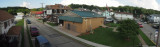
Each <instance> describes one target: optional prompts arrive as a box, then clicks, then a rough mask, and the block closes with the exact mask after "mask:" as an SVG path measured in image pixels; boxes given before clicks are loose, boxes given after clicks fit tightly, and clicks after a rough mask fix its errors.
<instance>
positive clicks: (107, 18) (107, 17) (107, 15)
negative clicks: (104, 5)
mask: <svg viewBox="0 0 160 47" xmlns="http://www.w3.org/2000/svg"><path fill="white" fill-rule="evenodd" d="M113 14H114V12H110V11H107V10H106V11H104V12H103V13H102V15H103V16H104V17H105V21H106V22H112V21H113V20H114V19H113V18H112V16H113Z"/></svg>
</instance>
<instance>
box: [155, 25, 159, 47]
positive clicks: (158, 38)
mask: <svg viewBox="0 0 160 47" xmlns="http://www.w3.org/2000/svg"><path fill="white" fill-rule="evenodd" d="M159 31H160V23H159ZM159 31H158V36H157V43H156V47H158V42H159V34H160V32H159Z"/></svg>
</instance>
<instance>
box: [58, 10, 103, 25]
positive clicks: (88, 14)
mask: <svg viewBox="0 0 160 47" xmlns="http://www.w3.org/2000/svg"><path fill="white" fill-rule="evenodd" d="M70 12H73V13H75V14H77V15H78V16H80V17H73V16H65V15H64V16H59V19H60V20H65V21H72V22H79V23H82V21H83V17H91V18H94V17H104V16H102V15H99V14H97V13H94V12H91V11H70ZM71 14H72V13H71Z"/></svg>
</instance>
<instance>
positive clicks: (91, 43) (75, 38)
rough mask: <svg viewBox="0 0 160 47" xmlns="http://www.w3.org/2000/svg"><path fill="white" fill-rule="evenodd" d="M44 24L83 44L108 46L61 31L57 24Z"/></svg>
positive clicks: (96, 46) (97, 46)
mask: <svg viewBox="0 0 160 47" xmlns="http://www.w3.org/2000/svg"><path fill="white" fill-rule="evenodd" d="M45 25H46V26H48V27H50V28H53V29H55V30H57V31H58V32H59V33H62V34H64V35H66V36H68V37H70V38H72V39H74V40H76V41H78V42H80V43H82V44H84V45H88V46H94V47H110V46H106V45H102V44H97V43H94V42H91V41H88V40H85V39H82V38H79V37H76V36H73V35H71V34H69V33H66V32H64V31H62V30H61V29H59V28H58V27H57V26H54V27H53V26H50V25H48V24H46V23H45Z"/></svg>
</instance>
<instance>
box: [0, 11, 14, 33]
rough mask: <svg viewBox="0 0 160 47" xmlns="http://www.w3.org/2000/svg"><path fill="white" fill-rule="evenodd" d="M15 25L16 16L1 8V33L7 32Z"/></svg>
mask: <svg viewBox="0 0 160 47" xmlns="http://www.w3.org/2000/svg"><path fill="white" fill-rule="evenodd" d="M13 25H14V16H13V15H11V14H9V13H8V12H6V11H2V10H0V34H7V32H8V30H9V29H10V28H11V27H12V26H13Z"/></svg>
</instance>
